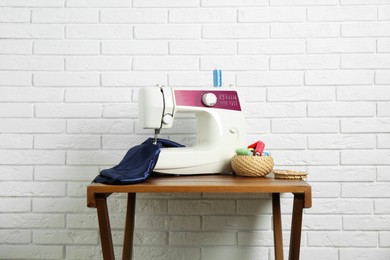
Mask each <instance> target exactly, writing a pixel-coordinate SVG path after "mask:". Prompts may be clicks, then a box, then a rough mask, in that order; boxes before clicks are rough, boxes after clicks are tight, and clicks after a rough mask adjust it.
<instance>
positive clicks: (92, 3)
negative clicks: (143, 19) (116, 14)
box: [66, 0, 131, 7]
mask: <svg viewBox="0 0 390 260" xmlns="http://www.w3.org/2000/svg"><path fill="white" fill-rule="evenodd" d="M66 6H67V7H131V2H130V1H128V0H68V1H66Z"/></svg>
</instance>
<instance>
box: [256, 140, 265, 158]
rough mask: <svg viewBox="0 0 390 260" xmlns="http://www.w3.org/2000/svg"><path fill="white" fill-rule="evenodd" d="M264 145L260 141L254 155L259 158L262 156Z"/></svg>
mask: <svg viewBox="0 0 390 260" xmlns="http://www.w3.org/2000/svg"><path fill="white" fill-rule="evenodd" d="M264 148H265V144H264V143H263V142H262V141H258V142H257V145H256V148H255V155H257V156H261V155H262V154H263V151H264Z"/></svg>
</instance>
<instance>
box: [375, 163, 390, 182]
mask: <svg viewBox="0 0 390 260" xmlns="http://www.w3.org/2000/svg"><path fill="white" fill-rule="evenodd" d="M389 169H390V168H389V167H385V166H379V167H378V173H377V175H378V181H388V180H390V174H389Z"/></svg>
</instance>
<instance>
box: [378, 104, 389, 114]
mask: <svg viewBox="0 0 390 260" xmlns="http://www.w3.org/2000/svg"><path fill="white" fill-rule="evenodd" d="M389 111H390V103H379V104H378V112H377V114H378V116H390V112H389Z"/></svg>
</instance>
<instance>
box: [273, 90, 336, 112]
mask: <svg viewBox="0 0 390 260" xmlns="http://www.w3.org/2000/svg"><path fill="white" fill-rule="evenodd" d="M333 98H334V89H333V88H325V87H319V88H317V87H273V88H270V89H268V92H267V101H330V100H333ZM313 104H317V103H313ZM310 105H311V103H310V104H309V106H310ZM309 113H310V110H309ZM309 115H310V114H309Z"/></svg>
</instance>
